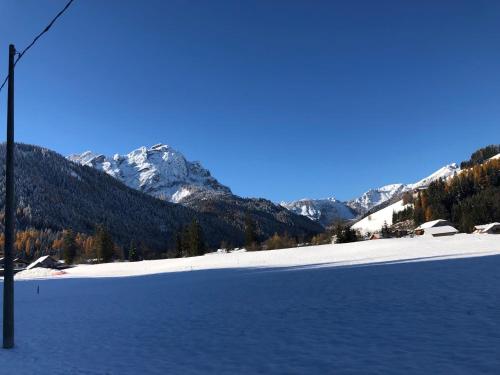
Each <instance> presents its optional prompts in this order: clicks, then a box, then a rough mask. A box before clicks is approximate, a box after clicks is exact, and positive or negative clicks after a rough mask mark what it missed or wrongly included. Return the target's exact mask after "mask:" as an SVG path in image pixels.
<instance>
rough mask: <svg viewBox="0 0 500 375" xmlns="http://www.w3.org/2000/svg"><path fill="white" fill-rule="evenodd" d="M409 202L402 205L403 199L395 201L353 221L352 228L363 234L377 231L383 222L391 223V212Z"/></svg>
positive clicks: (403, 207) (398, 209) (402, 208)
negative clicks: (355, 221)
mask: <svg viewBox="0 0 500 375" xmlns="http://www.w3.org/2000/svg"><path fill="white" fill-rule="evenodd" d="M408 206H411V204H407V205H403V200H400V201H397V202H396V203H393V204H391V205H390V206H387V207H385V208H383V209H381V210H379V211H377V212H375V213H373V214H371V215H368V216H367V217H365V218H363V219H361V220H360V221H358V222H357V223H355V224H354V225H353V226H352V228H353V229H356V230H359V231H360V232H361V233H363V234H365V233H367V232H370V233H373V232H376V231H379V230H380V229H381V228H382V227H383V225H384V223H387V225H392V213H393V212H400V211H403V210H404V209H405V208H407V207H408Z"/></svg>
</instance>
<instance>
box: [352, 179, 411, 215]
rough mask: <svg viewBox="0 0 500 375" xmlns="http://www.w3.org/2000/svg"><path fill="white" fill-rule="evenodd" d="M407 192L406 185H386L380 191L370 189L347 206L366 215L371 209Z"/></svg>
mask: <svg viewBox="0 0 500 375" xmlns="http://www.w3.org/2000/svg"><path fill="white" fill-rule="evenodd" d="M405 190H406V185H403V184H392V185H385V186H382V187H380V188H378V189H370V190H368V191H367V192H366V193H364V194H363V195H361V196H360V197H359V198H356V199H353V200H350V201H349V202H347V205H348V206H349V207H351V208H352V209H354V210H355V211H356V212H359V213H365V212H367V211H368V210H369V209H370V208H372V207H375V206H378V205H379V204H381V203H384V202H386V201H388V200H389V199H391V198H392V197H394V196H395V195H397V194H400V193H402V192H404V191H405Z"/></svg>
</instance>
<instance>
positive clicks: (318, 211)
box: [281, 163, 460, 225]
mask: <svg viewBox="0 0 500 375" xmlns="http://www.w3.org/2000/svg"><path fill="white" fill-rule="evenodd" d="M459 171H460V168H459V167H458V165H457V164H455V163H452V164H449V165H446V166H444V167H442V168H440V169H438V170H437V171H436V172H434V173H432V174H431V175H429V176H427V177H425V178H423V179H422V180H420V181H418V182H415V183H413V184H400V183H398V184H391V185H385V186H382V187H380V188H375V189H370V190H368V191H367V192H365V193H363V195H361V196H360V197H358V198H355V199H352V200H350V201H347V202H342V201H338V200H336V199H332V200H331V201H333V203H332V202H328V201H329V200H325V199H301V200H297V201H291V202H283V203H281V205H282V206H283V207H286V208H288V209H289V210H291V211H293V212H295V213H297V214H300V215H304V216H307V217H309V218H310V219H312V220H315V221H318V222H320V224H322V225H328V224H331V222H332V221H334V220H335V219H344V220H350V219H353V218H354V217H355V216H360V215H363V214H365V213H367V212H368V211H369V210H370V209H372V208H374V207H376V206H378V205H380V204H382V203H384V202H387V201H389V200H391V199H393V198H394V199H396V197H400V196H401V194H402V193H404V192H405V191H410V190H413V189H417V188H424V187H427V186H428V185H429V184H430V183H431V182H432V181H436V180H437V179H440V178H444V179H446V178H448V177H450V176H453V175H454V174H455V173H458V172H459ZM350 213H353V214H354V215H350ZM391 220H392V216H391Z"/></svg>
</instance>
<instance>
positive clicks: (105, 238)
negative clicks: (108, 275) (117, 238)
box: [94, 225, 114, 263]
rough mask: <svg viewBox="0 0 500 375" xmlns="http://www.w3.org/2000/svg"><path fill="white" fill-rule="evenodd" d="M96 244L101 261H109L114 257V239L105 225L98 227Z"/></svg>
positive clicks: (96, 250) (98, 257)
mask: <svg viewBox="0 0 500 375" xmlns="http://www.w3.org/2000/svg"><path fill="white" fill-rule="evenodd" d="M94 246H95V253H96V255H97V259H98V261H99V262H103V263H107V262H109V261H111V259H113V254H114V243H113V239H112V238H111V234H110V233H109V231H108V230H107V229H106V228H105V227H104V226H103V225H99V226H98V227H97V229H96V234H95V241H94Z"/></svg>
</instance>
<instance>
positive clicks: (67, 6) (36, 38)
mask: <svg viewBox="0 0 500 375" xmlns="http://www.w3.org/2000/svg"><path fill="white" fill-rule="evenodd" d="M73 1H74V0H69V1H68V3H67V4H66V5H65V6H64V8H62V9H61V11H60V12H59V13H57V14H56V16H55V17H54V18H53V19H52V20H51V21H50V22H49V24H48V25H47V26H46V27H45V29H43V30H42V32H40V33H39V34H38V35H37V36H36V37H35V38H34V39H33V41H32V42H31V43H30V44H28V46H27V47H26V48H25V49H23V51H22V52H18V53H17V58H16V61H14V66H16V64H17V63H18V62H19V60H21V58H22V57H23V56H24V54H25V53H26V52H27V51H28V50H29V49H30V48H31V47H33V45H34V44H35V43H36V42H37V41H38V39H40V37H41V36H42V35H43V34H45V33H46V32H47V31H49V30H50V28H51V27H52V25H53V24H54V23H55V22H56V21H57V19H58V18H59V17H61V16H62V15H63V13H64V12H65V11H66V10H67V9H68V8H69V6H70V5H71V3H72V2H73ZM8 79H9V76H8V75H7V77H5V79H4V81H3V83H2V86H0V91H2V89H3V87H4V86H5V84H6V83H7V81H8Z"/></svg>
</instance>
